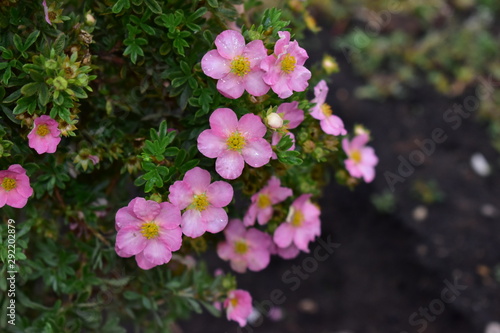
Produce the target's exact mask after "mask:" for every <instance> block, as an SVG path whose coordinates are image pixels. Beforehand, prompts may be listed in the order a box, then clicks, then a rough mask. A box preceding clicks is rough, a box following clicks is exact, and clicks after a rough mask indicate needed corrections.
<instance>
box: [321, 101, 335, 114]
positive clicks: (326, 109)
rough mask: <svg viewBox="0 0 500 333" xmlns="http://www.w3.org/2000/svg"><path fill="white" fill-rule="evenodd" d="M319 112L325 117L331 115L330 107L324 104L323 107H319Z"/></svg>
mask: <svg viewBox="0 0 500 333" xmlns="http://www.w3.org/2000/svg"><path fill="white" fill-rule="evenodd" d="M321 112H323V114H324V115H325V116H327V117H330V116H331V115H332V113H333V112H332V107H331V106H330V105H328V104H326V103H323V105H321Z"/></svg>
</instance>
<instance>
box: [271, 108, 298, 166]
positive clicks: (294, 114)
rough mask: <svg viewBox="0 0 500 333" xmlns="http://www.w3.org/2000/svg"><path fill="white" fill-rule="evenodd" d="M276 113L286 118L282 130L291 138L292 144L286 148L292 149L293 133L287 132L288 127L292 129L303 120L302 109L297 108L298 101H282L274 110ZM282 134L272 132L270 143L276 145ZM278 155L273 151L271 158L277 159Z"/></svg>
mask: <svg viewBox="0 0 500 333" xmlns="http://www.w3.org/2000/svg"><path fill="white" fill-rule="evenodd" d="M276 113H277V114H279V115H280V117H282V118H283V120H288V123H287V124H286V125H284V126H283V129H282V131H284V132H285V133H287V134H288V135H290V137H291V139H292V142H293V144H292V146H291V147H290V148H289V149H288V150H294V149H295V135H294V134H293V133H292V132H288V130H289V129H294V128H296V127H298V126H299V125H300V124H301V123H302V121H304V111H303V110H301V109H299V102H297V101H294V102H291V103H282V104H281V105H280V106H279V107H278V110H277V112H276ZM282 136H283V135H282V134H280V133H278V132H274V133H273V136H272V137H271V145H272V146H276V145H277V144H278V143H279V142H280V140H281V137H282ZM277 158H278V156H277V155H276V153H275V152H274V151H273V156H272V159H274V160H275V159H277Z"/></svg>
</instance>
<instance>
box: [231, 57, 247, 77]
mask: <svg viewBox="0 0 500 333" xmlns="http://www.w3.org/2000/svg"><path fill="white" fill-rule="evenodd" d="M231 72H233V73H234V74H236V75H238V76H245V75H247V74H248V73H250V60H248V58H247V57H244V56H237V57H235V58H234V59H233V61H231Z"/></svg>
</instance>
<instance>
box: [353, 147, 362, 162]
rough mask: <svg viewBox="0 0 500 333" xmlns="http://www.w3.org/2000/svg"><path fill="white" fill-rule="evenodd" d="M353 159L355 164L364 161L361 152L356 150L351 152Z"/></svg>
mask: <svg viewBox="0 0 500 333" xmlns="http://www.w3.org/2000/svg"><path fill="white" fill-rule="evenodd" d="M351 158H352V160H353V161H354V162H356V163H360V162H361V159H362V155H361V152H360V151H359V150H354V151H352V152H351Z"/></svg>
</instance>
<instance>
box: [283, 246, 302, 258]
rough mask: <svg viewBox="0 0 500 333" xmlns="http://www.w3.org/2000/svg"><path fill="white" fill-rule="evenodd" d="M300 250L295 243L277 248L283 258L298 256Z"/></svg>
mask: <svg viewBox="0 0 500 333" xmlns="http://www.w3.org/2000/svg"><path fill="white" fill-rule="evenodd" d="M299 253H300V250H299V248H298V247H297V246H295V244H292V245H290V246H288V247H286V248H284V249H283V248H278V255H279V256H280V257H281V258H283V259H293V258H295V257H296V256H298V255H299Z"/></svg>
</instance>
